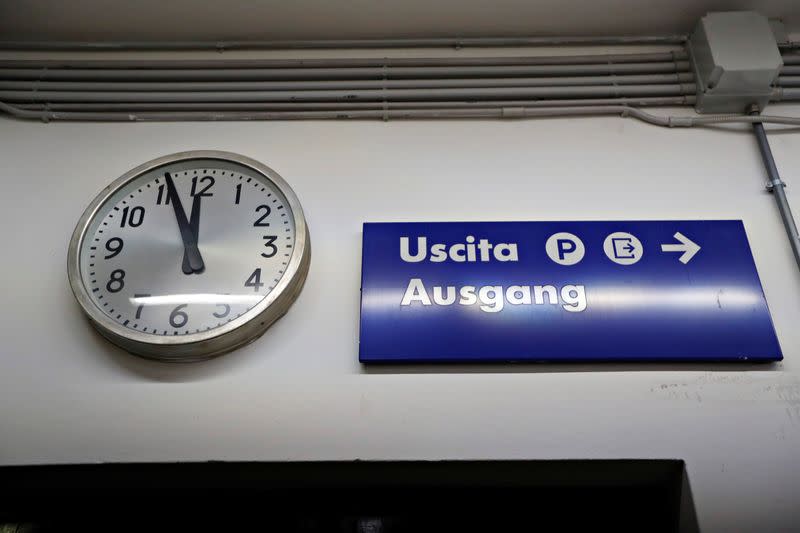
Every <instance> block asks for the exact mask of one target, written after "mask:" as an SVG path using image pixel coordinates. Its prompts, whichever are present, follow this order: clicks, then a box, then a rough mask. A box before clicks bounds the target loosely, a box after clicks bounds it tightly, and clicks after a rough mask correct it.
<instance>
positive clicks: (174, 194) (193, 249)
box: [164, 172, 205, 274]
mask: <svg viewBox="0 0 800 533" xmlns="http://www.w3.org/2000/svg"><path fill="white" fill-rule="evenodd" d="M164 180H165V181H166V182H167V191H168V192H169V196H170V198H171V200H172V202H171V203H172V208H173V210H174V211H175V220H177V222H178V229H179V230H180V232H181V239H182V240H183V249H184V253H185V254H186V256H187V257H188V264H187V263H184V264H183V273H184V274H191V273H192V272H200V271H201V270H203V268H205V265H204V264H203V257H202V256H201V255H200V250H198V248H197V236H196V235H195V234H194V233H193V232H192V228H191V226H190V225H189V221H188V220H187V219H186V211H184V210H183V204H181V199H180V196H178V190H177V189H176V188H175V183H174V182H173V181H172V176H170V174H169V172H165V173H164ZM187 266H188V267H189V268H188V271H187V268H186V267H187Z"/></svg>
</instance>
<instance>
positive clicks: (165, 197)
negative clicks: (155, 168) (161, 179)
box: [156, 183, 169, 205]
mask: <svg viewBox="0 0 800 533" xmlns="http://www.w3.org/2000/svg"><path fill="white" fill-rule="evenodd" d="M162 204H163V205H169V193H168V192H167V191H166V187H164V184H163V183H162V184H161V185H159V186H158V198H156V205H162Z"/></svg>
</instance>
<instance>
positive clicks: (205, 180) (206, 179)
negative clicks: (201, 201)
mask: <svg viewBox="0 0 800 533" xmlns="http://www.w3.org/2000/svg"><path fill="white" fill-rule="evenodd" d="M199 183H200V185H202V184H204V183H205V184H206V186H205V187H204V188H203V190H201V191H200V192H197V184H198V179H197V176H195V177H193V178H192V196H197V195H200V196H214V193H213V192H208V191H209V189H211V187H213V186H214V178H212V177H211V176H203V177H202V178H200V180H199Z"/></svg>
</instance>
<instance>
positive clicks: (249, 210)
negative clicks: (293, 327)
mask: <svg viewBox="0 0 800 533" xmlns="http://www.w3.org/2000/svg"><path fill="white" fill-rule="evenodd" d="M68 253H69V257H68V262H67V265H68V274H69V281H70V285H71V286H72V291H73V293H74V294H75V298H76V299H77V300H78V303H79V304H80V306H81V307H82V309H83V311H84V312H85V313H86V315H87V316H88V317H89V320H90V321H91V323H92V324H93V325H94V326H95V327H96V328H97V329H98V330H99V331H100V333H102V334H103V335H104V336H105V337H106V338H108V339H109V340H110V341H111V342H113V343H115V344H117V345H119V346H120V347H122V348H124V349H126V350H128V351H130V352H132V353H135V354H137V355H141V356H144V357H147V358H152V359H159V360H167V361H197V360H203V359H208V358H211V357H214V356H217V355H220V354H222V353H225V352H227V351H229V350H232V349H234V348H236V347H238V346H241V345H243V344H246V343H248V342H250V341H252V340H254V339H256V338H257V337H258V336H260V335H261V334H262V333H263V332H264V331H265V330H266V329H267V328H268V327H269V326H270V325H271V324H272V323H273V322H274V321H275V320H277V319H278V318H280V317H281V316H282V315H283V314H284V313H286V311H287V310H288V309H289V307H290V306H291V305H292V303H293V302H294V300H295V299H296V298H297V296H298V295H299V293H300V290H301V289H302V287H303V283H304V282H305V279H306V275H307V273H308V268H309V263H310V259H311V249H310V241H309V235H308V228H307V226H306V221H305V218H304V217H303V209H302V207H301V206H300V202H299V201H298V199H297V197H296V196H295V194H294V192H293V191H292V189H291V187H289V185H288V184H287V183H286V182H285V181H284V180H283V179H282V178H281V177H280V176H279V175H278V174H277V173H276V172H275V171H273V170H272V169H270V168H268V167H266V166H265V165H262V164H261V163H259V162H257V161H254V160H252V159H249V158H247V157H243V156H240V155H237V154H232V153H228V152H219V151H193V152H182V153H178V154H174V155H169V156H165V157H161V158H158V159H155V160H153V161H149V162H147V163H144V164H143V165H141V166H138V167H136V168H134V169H133V170H131V171H130V172H128V173H126V174H125V175H123V176H122V177H120V178H119V179H117V180H116V181H114V182H113V183H111V185H109V186H108V187H106V188H105V189H104V190H103V191H102V192H101V193H100V194H99V195H97V197H96V198H95V199H94V200H93V201H92V203H91V204H90V205H89V207H88V208H86V211H85V212H84V213H83V216H82V217H81V218H80V221H79V222H78V225H77V227H76V228H75V231H74V233H73V235H72V240H71V241H70V245H69V252H68Z"/></svg>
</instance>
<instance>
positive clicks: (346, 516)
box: [0, 460, 697, 533]
mask: <svg viewBox="0 0 800 533" xmlns="http://www.w3.org/2000/svg"><path fill="white" fill-rule="evenodd" d="M544 526H547V527H548V528H555V529H558V530H559V531H564V530H584V531H586V530H592V531H651V532H652V531H696V530H697V520H696V515H695V511H694V505H693V501H692V497H691V490H690V488H689V483H688V478H687V477H686V473H685V468H684V463H683V461H681V460H592V461H589V460H563V461H442V462H421V461H420V462H418V461H413V462H404V461H401V462H370V461H356V462H296V463H291V462H282V463H241V462H235V463H230V462H209V463H146V464H143V463H125V464H94V465H53V466H51V465H44V466H15V467H3V468H0V531H3V532H4V533H5V532H6V531H14V532H15V533H16V532H22V531H25V532H38V531H64V530H81V531H120V530H124V531H133V530H135V531H161V530H165V531H177V530H217V531H250V530H260V531H301V532H318V531H334V532H358V533H396V532H428V531H431V532H433V531H436V532H442V531H533V530H537V529H540V528H542V527H544ZM4 527H5V529H4Z"/></svg>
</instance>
